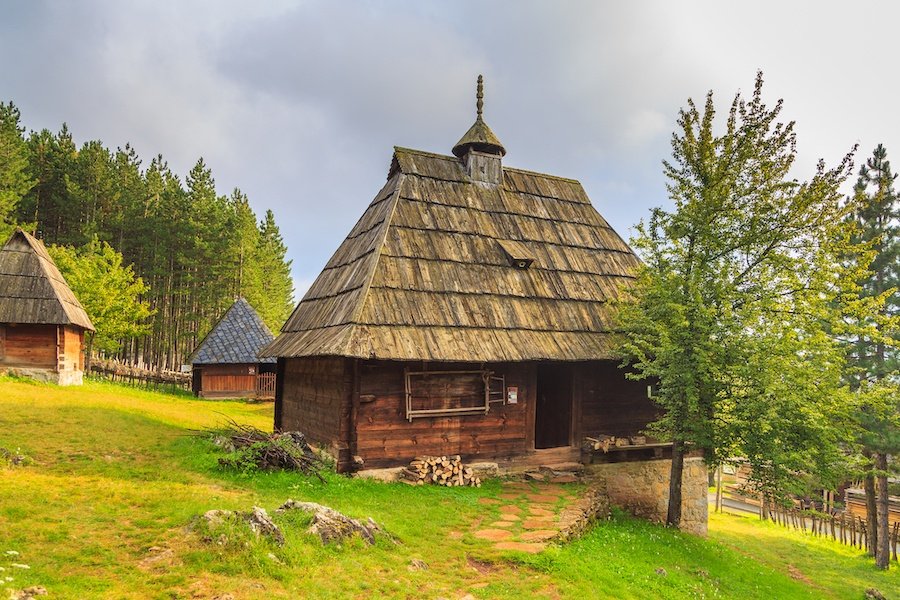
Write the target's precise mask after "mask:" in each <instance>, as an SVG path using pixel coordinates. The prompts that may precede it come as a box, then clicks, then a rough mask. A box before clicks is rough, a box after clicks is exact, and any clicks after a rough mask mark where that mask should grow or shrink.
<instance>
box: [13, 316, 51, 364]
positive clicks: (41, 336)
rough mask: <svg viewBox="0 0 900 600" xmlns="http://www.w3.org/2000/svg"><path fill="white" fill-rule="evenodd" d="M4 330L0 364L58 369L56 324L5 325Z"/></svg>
mask: <svg viewBox="0 0 900 600" xmlns="http://www.w3.org/2000/svg"><path fill="white" fill-rule="evenodd" d="M2 330H3V333H2V337H3V341H2V344H0V345H2V349H3V352H2V354H0V365H3V366H6V367H28V368H37V369H53V370H55V369H56V366H57V360H58V357H57V331H56V330H57V326H56V325H5V326H3V327H2Z"/></svg>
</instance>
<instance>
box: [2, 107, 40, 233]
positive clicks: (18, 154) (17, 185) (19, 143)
mask: <svg viewBox="0 0 900 600" xmlns="http://www.w3.org/2000/svg"><path fill="white" fill-rule="evenodd" d="M20 119H21V114H20V113H19V109H18V108H16V106H15V105H14V104H13V103H12V102H9V103H3V102H0V239H3V240H5V239H6V238H8V237H9V235H10V234H11V233H12V230H13V228H14V227H15V223H16V207H17V205H18V204H19V201H20V200H21V199H22V197H23V196H24V195H25V194H26V193H28V191H29V190H30V189H31V187H32V186H33V185H34V181H33V180H32V179H31V177H30V176H29V173H28V147H27V146H26V144H25V138H24V137H22V134H23V133H24V131H25V128H24V127H22V126H21V124H20Z"/></svg>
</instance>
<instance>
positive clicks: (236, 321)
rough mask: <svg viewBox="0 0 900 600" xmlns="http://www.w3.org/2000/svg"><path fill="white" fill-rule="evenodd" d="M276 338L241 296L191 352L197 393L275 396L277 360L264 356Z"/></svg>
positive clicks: (224, 396)
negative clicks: (264, 351)
mask: <svg viewBox="0 0 900 600" xmlns="http://www.w3.org/2000/svg"><path fill="white" fill-rule="evenodd" d="M273 339H274V336H273V335H272V332H271V331H269V328H268V327H266V324H265V323H263V321H262V319H261V318H260V316H259V315H258V314H257V312H256V311H255V310H253V307H252V306H250V303H249V302H247V301H246V300H245V299H243V298H238V299H237V300H236V301H235V302H234V304H232V305H231V308H229V309H228V311H227V312H226V313H225V314H224V315H223V316H222V318H221V319H219V322H218V323H216V324H215V326H214V327H213V328H212V329H211V330H210V332H209V333H208V334H206V337H205V338H203V340H202V341H201V342H200V345H198V346H197V349H196V350H194V353H193V354H192V355H191V365H192V367H193V369H192V370H193V380H192V386H193V390H194V394H195V395H197V396H201V397H203V398H272V397H273V396H274V394H275V373H274V371H275V359H273V358H268V359H260V358H259V357H258V356H257V353H258V352H259V350H260V348H262V347H263V346H265V345H266V344H268V343H269V342H271V341H272V340H273Z"/></svg>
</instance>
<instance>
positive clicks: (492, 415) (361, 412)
mask: <svg viewBox="0 0 900 600" xmlns="http://www.w3.org/2000/svg"><path fill="white" fill-rule="evenodd" d="M405 366H410V368H411V369H412V370H434V371H437V370H469V369H471V370H477V369H480V368H481V365H477V364H476V365H473V364H441V365H431V366H428V367H426V368H423V365H422V364H421V363H412V364H407V363H399V362H383V361H363V362H361V363H360V364H359V367H358V370H359V392H358V393H359V396H358V398H359V400H358V407H356V415H355V421H356V428H355V429H356V439H355V448H354V452H355V454H357V455H358V456H360V457H361V458H362V459H363V461H364V468H367V469H368V468H378V467H386V466H394V465H399V464H402V463H404V462H408V461H409V460H411V459H412V458H414V457H416V456H420V455H439V456H441V455H454V454H459V455H461V456H462V457H463V460H466V461H477V460H486V459H489V458H501V457H510V456H515V455H520V454H524V453H525V452H526V451H527V450H529V449H530V448H531V447H532V446H531V444H532V434H533V428H532V430H531V431H529V429H528V422H529V411H530V412H532V413H533V410H534V394H535V367H534V365H533V364H532V363H511V364H497V365H488V368H489V369H490V370H492V371H494V373H495V375H498V376H501V375H502V376H505V378H506V386H507V388H508V387H510V386H516V387H518V402H517V404H508V405H502V404H492V405H491V409H490V412H489V413H488V414H487V415H484V414H478V415H463V416H451V417H422V418H416V419H413V421H412V422H409V421H408V420H407V419H406V399H405V393H406V384H405V380H404V367H405Z"/></svg>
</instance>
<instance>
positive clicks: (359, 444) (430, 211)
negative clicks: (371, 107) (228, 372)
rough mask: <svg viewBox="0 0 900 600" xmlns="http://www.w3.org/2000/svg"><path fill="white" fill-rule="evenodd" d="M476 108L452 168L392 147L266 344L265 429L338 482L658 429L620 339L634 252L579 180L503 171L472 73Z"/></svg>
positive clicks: (505, 460) (540, 456) (507, 457)
mask: <svg viewBox="0 0 900 600" xmlns="http://www.w3.org/2000/svg"><path fill="white" fill-rule="evenodd" d="M477 107H478V111H477V119H476V121H475V124H474V125H473V126H472V127H471V128H470V129H469V131H468V132H467V133H466V134H465V135H464V136H463V138H462V139H461V140H460V141H459V142H458V143H457V144H456V145H455V146H454V147H453V155H452V156H445V155H440V154H432V153H429V152H421V151H418V150H409V149H405V148H395V149H394V154H393V158H392V159H391V163H390V168H389V170H388V175H387V183H386V184H385V185H384V187H383V188H382V189H381V191H379V192H378V193H377V194H376V195H375V198H374V200H373V201H372V202H371V203H370V204H369V206H368V208H367V209H366V210H365V212H364V213H363V215H362V217H361V218H360V219H359V221H358V222H357V223H356V226H355V227H353V229H352V230H351V231H350V233H349V235H348V236H347V238H346V239H345V240H344V242H343V243H342V244H341V245H340V247H339V248H338V249H337V251H336V252H335V253H334V255H333V256H332V257H331V259H330V260H329V261H328V263H327V264H326V266H325V268H324V270H323V271H322V273H321V274H320V275H319V277H318V278H317V279H316V280H315V282H314V283H313V284H312V286H311V287H310V289H309V291H308V292H307V293H306V295H305V296H304V297H303V299H302V301H301V302H300V303H299V305H298V306H297V307H296V309H295V310H294V312H293V314H292V315H291V317H290V318H289V319H288V321H287V322H286V323H285V325H284V327H283V328H282V330H281V333H280V335H279V336H278V337H277V338H276V340H275V341H274V342H273V343H271V344H269V345H268V346H267V347H266V348H265V349H264V350H263V354H264V355H268V356H277V357H278V366H277V374H278V378H277V383H276V396H275V427H276V428H277V429H281V430H293V429H297V430H300V431H302V432H304V433H305V434H306V435H307V437H308V438H309V439H311V440H313V441H316V442H318V443H320V444H322V445H324V446H326V447H328V448H331V449H332V451H333V453H334V454H335V456H336V457H337V460H338V468H339V470H342V471H347V470H354V469H361V468H362V469H369V468H380V467H391V466H399V465H401V464H404V463H407V462H409V461H410V459H412V458H414V457H416V456H421V455H451V454H453V455H455V454H460V455H462V457H463V459H464V460H467V461H497V462H498V463H500V464H501V465H508V466H515V465H517V464H528V463H531V464H557V463H562V462H569V461H573V460H578V459H579V458H580V448H581V443H582V440H583V438H584V437H585V436H597V435H601V434H609V435H616V436H630V435H634V434H637V433H638V432H639V431H640V430H641V429H643V428H644V427H645V426H646V425H647V423H648V422H650V421H652V420H654V419H655V417H656V410H655V408H654V405H653V404H652V403H651V401H650V400H649V399H648V394H647V385H646V384H645V383H643V384H642V383H639V382H634V381H628V380H626V378H625V377H624V374H623V372H622V370H621V369H619V367H618V361H617V352H616V344H617V341H616V336H615V335H614V334H613V331H612V328H613V324H612V321H611V311H610V304H609V303H610V302H611V301H612V300H615V299H616V298H617V297H619V295H620V293H621V290H622V288H623V286H627V285H628V283H629V281H630V280H632V278H633V274H634V272H635V269H636V267H637V266H638V264H639V263H638V259H637V257H636V256H635V254H634V253H633V252H632V250H631V249H630V248H629V247H628V245H627V244H626V243H625V242H624V241H623V240H622V238H621V237H619V235H618V234H616V232H615V231H613V229H612V228H611V227H610V226H609V224H608V223H607V222H606V221H605V220H604V219H603V217H601V216H600V214H599V213H598V212H597V211H596V210H595V209H594V207H593V206H592V205H591V202H590V200H589V199H588V197H587V195H586V194H585V191H584V189H583V188H582V186H581V184H580V183H579V182H578V181H575V180H573V179H566V178H562V177H556V176H553V175H543V174H540V173H533V172H530V171H524V170H521V169H514V168H510V167H507V166H505V165H504V164H503V157H504V155H505V154H506V150H505V148H504V147H503V145H502V144H501V143H500V141H499V140H498V139H497V136H496V135H494V133H493V132H492V131H491V129H490V128H489V127H488V126H487V124H486V123H485V122H484V120H483V117H482V110H481V107H482V93H481V78H479V93H478V101H477ZM619 456H621V455H619Z"/></svg>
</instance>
